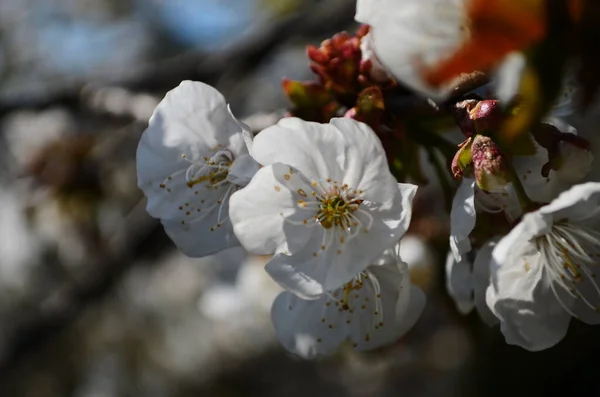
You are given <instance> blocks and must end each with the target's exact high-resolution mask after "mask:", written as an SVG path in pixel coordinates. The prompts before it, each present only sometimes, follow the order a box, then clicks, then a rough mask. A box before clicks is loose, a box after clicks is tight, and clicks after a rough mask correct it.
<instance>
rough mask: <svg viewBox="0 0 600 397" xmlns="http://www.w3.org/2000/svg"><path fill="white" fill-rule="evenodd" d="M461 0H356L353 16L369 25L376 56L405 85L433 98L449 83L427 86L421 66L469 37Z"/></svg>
mask: <svg viewBox="0 0 600 397" xmlns="http://www.w3.org/2000/svg"><path fill="white" fill-rule="evenodd" d="M465 3H466V1H465V0H403V1H398V0H378V1H373V0H358V1H357V4H356V16H355V19H356V20H357V21H358V22H362V23H366V24H369V25H371V31H370V33H369V35H370V36H371V37H372V44H373V46H372V47H373V49H374V52H375V54H376V55H377V58H378V59H379V61H380V62H381V63H382V64H383V65H384V66H385V67H386V68H387V69H388V70H389V71H390V72H391V73H392V74H393V75H394V77H396V78H397V79H398V80H399V81H401V82H402V83H403V84H405V85H406V86H408V87H410V88H412V89H414V90H417V91H419V92H421V93H423V94H425V95H427V96H430V97H432V98H441V97H443V96H444V95H445V94H446V93H447V92H448V91H449V88H450V87H451V84H448V85H445V86H443V87H442V88H439V89H438V88H434V87H431V86H429V85H428V84H427V83H426V82H425V81H424V80H423V78H422V76H421V73H420V70H422V68H427V67H431V66H434V65H436V64H437V63H439V62H440V61H442V60H445V59H446V58H448V57H449V56H450V55H452V54H453V53H454V52H455V51H456V50H457V49H458V48H459V47H460V46H461V45H462V44H463V43H464V42H465V41H466V40H467V39H468V37H469V31H468V29H467V17H466V12H465Z"/></svg>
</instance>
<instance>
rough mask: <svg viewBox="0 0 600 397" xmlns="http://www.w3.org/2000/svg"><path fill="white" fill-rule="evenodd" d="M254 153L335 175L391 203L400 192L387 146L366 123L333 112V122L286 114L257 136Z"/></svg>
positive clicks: (312, 173) (312, 175) (316, 176)
mask: <svg viewBox="0 0 600 397" xmlns="http://www.w3.org/2000/svg"><path fill="white" fill-rule="evenodd" d="M253 153H254V154H253V156H254V158H255V159H256V161H258V162H259V163H260V164H262V165H268V164H273V163H276V162H280V163H283V164H288V165H291V166H292V167H295V168H297V169H299V170H300V171H301V172H302V173H303V174H304V175H305V176H306V177H307V178H309V179H310V180H316V181H319V180H327V179H328V178H330V179H332V180H334V181H337V182H338V183H339V185H340V186H341V185H343V184H347V185H348V186H349V187H350V189H352V190H363V191H364V199H365V200H370V201H376V202H379V203H382V205H384V206H386V205H391V202H392V201H393V199H394V197H395V196H396V194H397V190H396V184H395V179H394V177H393V176H392V174H391V172H390V171H389V166H388V164H387V160H386V156H385V151H384V150H383V147H382V145H381V142H380V141H379V138H377V136H376V135H375V133H374V132H373V130H371V128H370V127H369V126H367V125H366V124H364V123H360V122H358V121H355V120H352V119H348V118H334V119H332V120H331V122H330V123H329V124H319V123H313V122H308V121H303V120H300V119H297V118H293V117H291V118H285V119H282V120H280V121H279V123H277V125H274V126H271V127H269V128H267V129H265V130H263V131H262V132H261V133H260V134H258V136H257V137H256V138H255V140H254V145H253Z"/></svg>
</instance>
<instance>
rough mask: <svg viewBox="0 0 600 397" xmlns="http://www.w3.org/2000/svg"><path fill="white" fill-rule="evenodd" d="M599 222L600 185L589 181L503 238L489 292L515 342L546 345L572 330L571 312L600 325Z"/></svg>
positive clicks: (493, 307) (508, 336)
mask: <svg viewBox="0 0 600 397" xmlns="http://www.w3.org/2000/svg"><path fill="white" fill-rule="evenodd" d="M598 220H600V183H586V184H581V185H577V186H574V187H573V188H571V189H570V190H568V191H566V192H564V193H562V194H561V195H560V196H559V197H558V198H557V199H556V200H554V201H553V202H551V203H550V204H548V205H546V206H544V207H541V208H540V209H539V210H537V211H535V212H532V213H528V214H526V215H525V216H524V217H523V220H522V221H521V222H520V223H519V224H518V225H517V226H516V227H515V228H514V229H513V230H512V231H511V232H510V233H509V234H508V235H507V236H506V237H504V238H503V239H502V240H500V242H499V243H498V245H497V246H496V248H495V249H494V251H493V253H492V267H491V274H492V284H491V285H490V287H489V288H488V290H487V297H486V298H487V303H488V306H489V307H490V309H491V310H492V312H493V313H494V314H495V315H496V317H498V319H499V320H500V323H501V329H502V333H503V334H504V336H505V338H506V342H507V343H509V344H514V345H519V346H521V347H523V348H525V349H528V350H532V351H536V350H542V349H546V348H549V347H551V346H553V345H555V344H556V343H558V342H559V341H560V340H561V339H562V338H563V337H564V336H565V334H566V332H567V328H568V325H569V321H570V320H571V317H576V318H578V319H580V320H581V321H584V322H586V323H588V324H598V323H600V288H599V286H598V283H597V281H596V267H597V266H598V262H599V261H600V233H599V232H598V231H597V229H596V227H597V224H595V225H594V223H595V222H597V221H598ZM594 226H595V227H594Z"/></svg>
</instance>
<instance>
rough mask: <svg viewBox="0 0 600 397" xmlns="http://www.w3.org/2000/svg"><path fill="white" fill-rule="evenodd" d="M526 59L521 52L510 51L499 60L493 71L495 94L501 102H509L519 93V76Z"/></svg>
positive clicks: (525, 64)
mask: <svg viewBox="0 0 600 397" xmlns="http://www.w3.org/2000/svg"><path fill="white" fill-rule="evenodd" d="M526 66H527V60H526V59H525V56H524V55H523V53H521V52H512V53H510V54H508V55H506V57H505V58H504V59H503V60H502V62H500V64H499V65H498V67H496V70H495V71H494V77H493V80H494V81H495V84H494V86H495V87H496V95H497V96H498V99H499V100H500V102H501V103H509V102H510V101H512V100H513V99H514V97H515V95H517V94H518V93H519V87H520V84H521V77H522V76H523V72H524V71H525V67H526Z"/></svg>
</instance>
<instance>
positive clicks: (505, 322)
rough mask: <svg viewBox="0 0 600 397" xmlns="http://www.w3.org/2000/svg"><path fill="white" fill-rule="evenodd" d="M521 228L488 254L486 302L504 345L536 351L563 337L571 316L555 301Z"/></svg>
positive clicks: (535, 250)
mask: <svg viewBox="0 0 600 397" xmlns="http://www.w3.org/2000/svg"><path fill="white" fill-rule="evenodd" d="M528 215H529V214H528ZM521 225H522V223H521V224H519V225H518V226H517V227H516V228H515V229H513V231H511V233H509V235H508V236H507V237H505V238H504V239H502V240H500V242H499V243H498V245H497V246H496V248H495V249H494V251H493V252H492V258H493V259H492V267H491V272H492V282H493V283H492V285H490V287H489V288H488V290H487V294H486V302H487V304H488V306H489V308H490V309H491V311H492V312H493V313H494V315H495V316H496V317H497V318H498V319H499V320H500V328H501V330H502V333H503V334H504V337H505V339H506V342H507V343H508V344H513V345H518V346H521V347H523V348H525V349H527V350H531V351H538V350H543V349H547V348H549V347H551V346H554V345H555V344H556V343H558V342H559V341H560V340H561V339H562V338H563V337H564V336H565V334H566V332H567V328H568V325H569V321H570V318H571V316H570V314H569V313H568V312H567V311H566V310H565V309H564V308H563V306H562V305H561V304H560V303H559V302H558V300H557V299H556V297H555V294H554V292H553V289H552V286H551V283H549V282H548V280H547V277H546V276H545V269H544V266H543V264H542V263H541V255H540V253H539V252H538V251H537V249H536V247H535V245H534V244H532V243H529V242H528V239H527V235H528V233H527V231H526V230H525V229H526V228H523V227H522V228H520V229H519V226H521ZM515 231H516V232H515ZM515 236H516V238H515ZM507 247H508V248H507ZM499 259H503V260H499Z"/></svg>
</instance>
